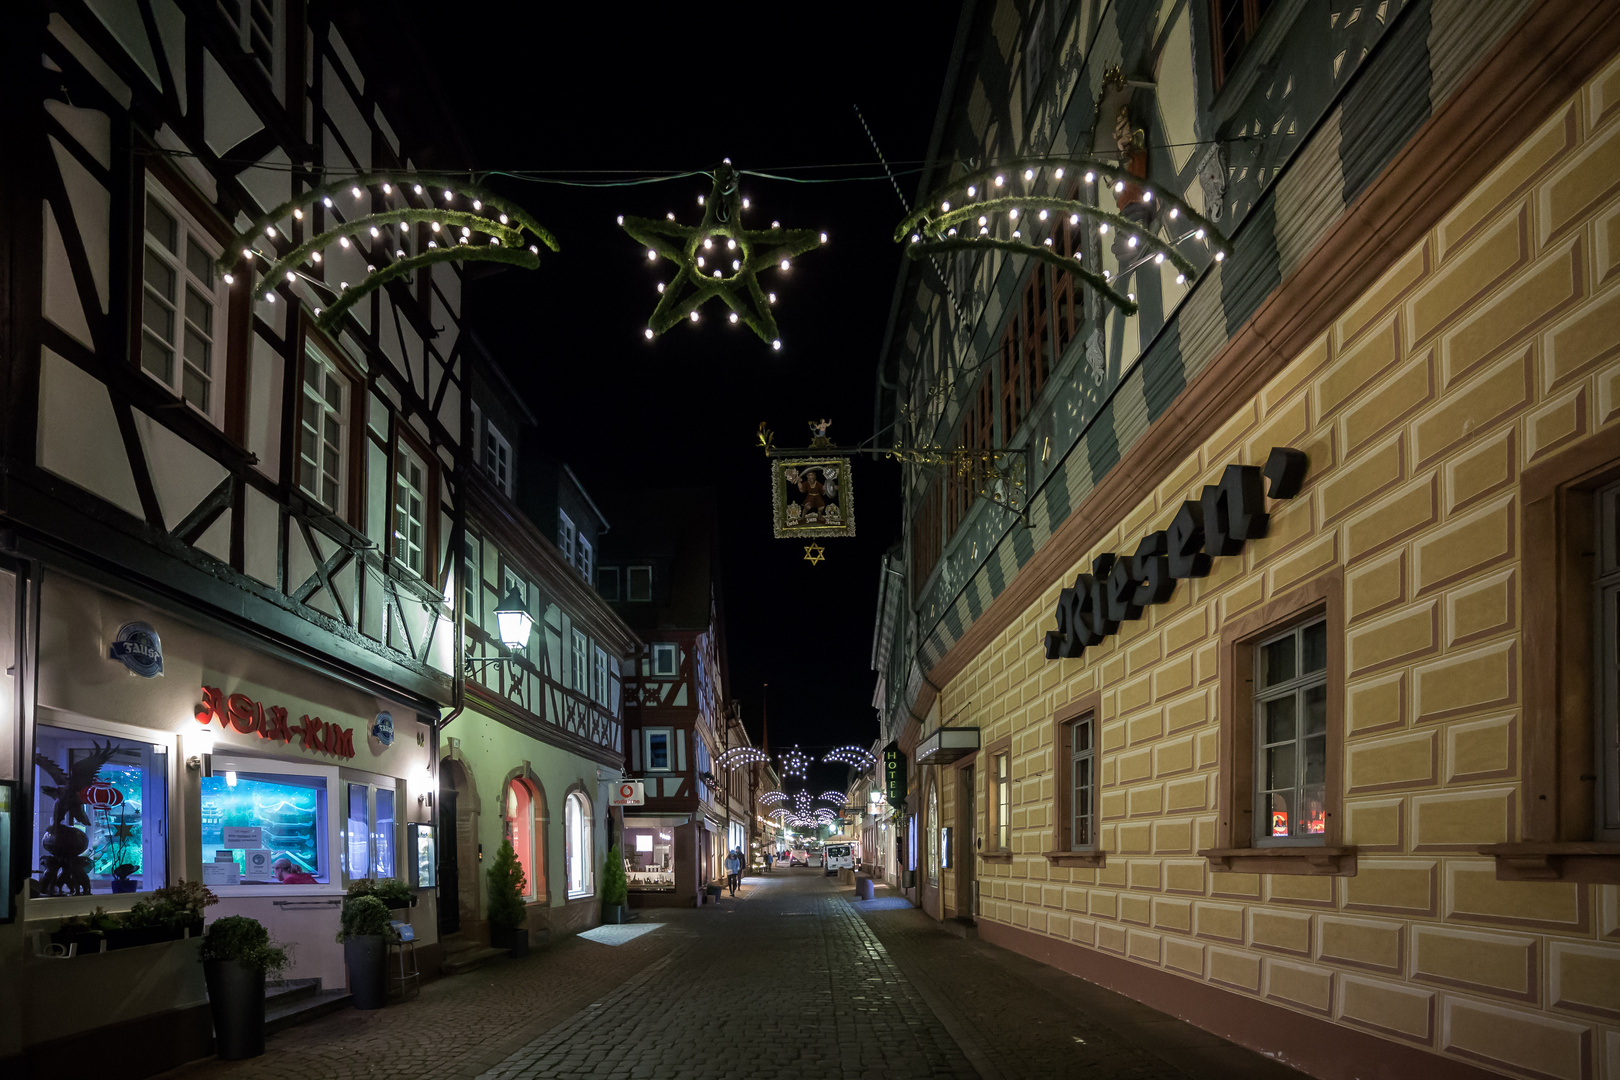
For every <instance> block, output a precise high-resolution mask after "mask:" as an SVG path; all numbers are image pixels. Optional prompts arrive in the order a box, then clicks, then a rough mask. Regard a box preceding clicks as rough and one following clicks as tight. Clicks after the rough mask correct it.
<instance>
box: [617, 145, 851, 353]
mask: <svg viewBox="0 0 1620 1080" xmlns="http://www.w3.org/2000/svg"><path fill="white" fill-rule="evenodd" d="M698 201H699V202H700V203H702V204H703V222H702V224H700V225H682V224H680V223H679V222H677V221H676V220H675V215H674V214H670V215H669V219H668V220H667V221H655V220H651V219H649V218H640V217H629V216H627V215H621V216H620V217H619V224H620V225H623V226H624V231H625V232H627V233H629V234H630V235H631V237H633V238H634V239H635V240H636V241H637V242H638V243H640V244H641V246H642V247H644V248H646V249H647V259H648V261H649V262H657V261H658V260H659V259H660V258H664V259H668V260H669V261H670V262H672V263H674V264H675V266H676V268H677V269H676V273H675V280H674V281H671V282H670V283H668V284H667V285H666V284H664V283H663V282H660V283H659V285H658V291H659V292H660V293H662V294H663V295H662V296H661V297H660V298H659V301H658V306H657V307H656V308H654V309H653V313H652V318H651V319H649V320H647V328H646V330H644V331H643V333H644V334H645V336H646V338H647V340H648V341H651V340H652V339H653V338H655V337H657V336H658V335H659V334H662V333H663V332H664V331H666V330H668V329H669V328H670V327H672V326H674V325H675V324H676V323H678V322H681V321H682V320H690V321H692V322H697V321H698V308H700V307H702V306H703V304H704V303H706V302H707V301H708V300H710V299H711V298H713V297H719V298H720V299H721V300H723V301H724V302H725V304H726V306H727V307H729V308H730V309H731V313H730V314H729V315H728V316H727V318H728V319H729V320H730V322H731V323H732V324H734V325H735V324H736V323H738V322H739V321H740V322H741V323H742V324H743V325H745V326H747V327H748V329H750V330H752V331H753V332H754V333H756V334H758V335H759V338H760V340H761V341H764V342H766V343H768V344H769V345H770V347H771V348H773V349H780V348H781V347H782V337H781V334H780V333H779V332H778V331H777V329H776V319H775V318H774V317H773V316H772V315H771V305H772V304H774V303H775V302H776V294H775V293H774V292H772V293H767V292H766V291H765V290H764V289H763V288H761V287H760V284H759V273H760V271H762V270H769V269H772V268H776V269H778V270H781V271H784V272H785V271H786V270H787V269H788V267H789V266H790V265H791V260H792V258H793V257H794V256H795V255H803V254H804V253H805V252H807V251H811V250H813V249H815V248H817V247H819V246H821V245H822V244H825V243H826V242H827V234H826V233H824V232H817V231H816V230H814V229H784V228H782V227H781V226H780V225H779V224H778V223H777V222H774V221H773V222H771V227H770V228H769V229H745V228H743V224H742V212H743V211H744V210H745V209H747V208H748V200H747V199H744V198H742V196H741V195H739V194H738V192H737V170H736V169H734V168H732V165H731V159H730V158H726V159H725V160H724V161H723V162H721V163H720V166H719V167H718V168H716V169H715V170H714V188H713V190H712V191H710V193H709V196H708V198H707V199H704V198H702V197H699V200H698Z"/></svg>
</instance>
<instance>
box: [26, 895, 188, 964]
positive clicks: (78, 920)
mask: <svg viewBox="0 0 1620 1080" xmlns="http://www.w3.org/2000/svg"><path fill="white" fill-rule="evenodd" d="M217 903H219V897H217V896H215V895H214V894H213V892H212V891H211V890H210V889H208V888H206V887H204V886H203V885H201V884H199V883H198V882H194V881H181V882H179V883H177V884H175V885H171V886H169V887H168V888H164V889H157V890H154V891H153V893H152V895H151V896H150V897H147V898H145V899H142V900H137V901H135V906H134V907H132V908H130V909H129V910H128V911H126V912H123V913H122V914H117V915H112V914H108V913H107V912H106V911H103V910H102V909H101V908H99V907H98V908H96V910H95V911H93V912H91V913H90V914H89V915H76V916H73V917H71V918H68V919H64V920H63V921H62V924H61V925H60V926H59V927H57V928H56V930H54V931H52V932H51V941H52V943H53V944H57V945H63V946H68V945H76V946H78V947H77V949H75V950H74V953H75V955H78V956H84V955H87V954H89V953H98V952H101V951H102V949H103V947H105V948H106V949H107V950H108V951H111V950H113V949H130V948H135V947H137V946H141V945H156V944H159V943H161V942H165V941H179V940H181V939H182V938H188V937H198V936H200V935H201V934H202V927H203V909H204V908H206V907H208V906H209V905H211V904H217Z"/></svg>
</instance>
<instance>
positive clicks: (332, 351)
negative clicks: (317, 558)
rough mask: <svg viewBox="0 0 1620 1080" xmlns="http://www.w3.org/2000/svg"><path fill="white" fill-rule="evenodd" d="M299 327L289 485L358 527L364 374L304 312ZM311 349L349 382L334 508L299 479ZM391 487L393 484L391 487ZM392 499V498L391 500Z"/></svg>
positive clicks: (360, 521) (361, 491) (360, 523)
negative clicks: (339, 483) (306, 384)
mask: <svg viewBox="0 0 1620 1080" xmlns="http://www.w3.org/2000/svg"><path fill="white" fill-rule="evenodd" d="M301 330H302V334H301V342H300V347H299V349H298V363H297V368H298V370H297V371H296V372H295V373H294V378H295V379H296V380H297V381H296V383H295V385H296V388H297V394H298V404H297V405H296V406H294V408H293V409H292V431H291V432H289V433H288V435H287V438H289V439H290V440H291V442H290V443H289V444H288V446H289V450H290V454H291V468H292V475H291V476H290V477H288V484H289V487H290V488H291V489H292V490H293V491H295V492H296V493H297V494H298V496H299V497H300V498H302V499H304V500H306V501H307V502H308V503H309V504H310V505H311V506H314V507H317V508H319V509H320V510H322V511H324V512H326V513H329V514H331V515H332V516H333V517H336V518H338V519H340V520H341V521H343V522H344V523H345V524H347V525H349V526H350V527H352V528H357V529H358V528H361V527H363V516H364V515H363V507H364V500H365V497H366V491H365V471H364V464H365V457H366V454H365V442H364V440H365V437H366V416H365V412H364V410H365V407H366V398H367V396H368V393H369V391H368V389H367V387H366V381H365V378H364V376H362V375H361V374H360V372H359V370H358V369H357V368H356V367H355V365H354V364H353V363H352V362H351V361H350V360H349V358H348V355H347V354H346V353H345V352H344V351H343V350H342V349H340V348H338V346H337V343H336V342H334V341H333V340H332V339H331V338H329V337H327V336H326V335H325V334H324V333H322V332H321V331H320V330H319V329H317V328H316V326H315V324H314V322H313V321H312V320H311V318H310V316H309V315H308V313H307V312H306V313H303V315H302V316H301ZM311 349H314V350H315V351H316V352H317V353H318V354H319V355H320V357H321V359H322V360H324V361H326V362H327V363H328V364H330V365H332V367H333V368H334V370H336V372H337V373H338V374H339V375H341V376H342V377H343V378H345V379H346V380H348V384H349V400H348V402H347V403H346V405H345V407H344V409H343V410H342V413H343V415H344V432H343V434H344V439H343V456H344V460H343V461H342V462H341V463H340V465H341V468H340V472H339V476H340V478H341V483H342V485H343V487H342V490H341V491H340V493H339V497H338V506H337V507H336V508H335V509H334V508H331V507H328V506H327V505H326V504H325V503H324V502H322V501H321V500H320V497H319V496H317V495H312V494H310V492H309V491H308V489H306V488H305V487H304V485H303V482H302V480H301V479H300V476H301V472H302V467H301V464H300V462H301V459H302V454H301V452H300V450H299V436H300V434H301V433H302V430H303V402H304V394H305V393H306V390H305V384H304V378H305V375H304V372H305V369H306V367H307V366H308V364H309V353H310V350H311ZM390 419H391V420H392V421H393V422H394V426H395V427H398V426H399V425H398V420H397V417H392V416H391V417H390ZM388 459H389V461H390V462H392V460H393V456H392V454H389V455H388ZM391 490H392V487H391V486H390V491H391ZM391 502H392V499H390V503H391ZM386 513H388V514H389V516H390V520H391V519H392V514H393V511H392V509H389V510H387V511H386Z"/></svg>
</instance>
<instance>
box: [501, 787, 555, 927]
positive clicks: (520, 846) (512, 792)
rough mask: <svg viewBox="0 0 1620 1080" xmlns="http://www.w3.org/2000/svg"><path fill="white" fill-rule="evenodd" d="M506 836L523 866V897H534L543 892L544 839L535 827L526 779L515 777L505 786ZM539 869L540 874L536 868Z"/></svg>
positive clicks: (532, 795) (532, 796) (528, 898)
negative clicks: (516, 778) (515, 778)
mask: <svg viewBox="0 0 1620 1080" xmlns="http://www.w3.org/2000/svg"><path fill="white" fill-rule="evenodd" d="M504 810H505V819H506V838H507V839H508V840H510V841H512V849H513V850H514V851H516V852H517V857H518V865H520V866H522V867H523V879H524V882H525V884H524V886H523V896H524V899H526V900H533V899H535V898H536V897H539V896H543V895H544V889H545V870H544V867H545V838H544V837H543V836H542V835H541V830H539V829H537V828H535V812H534V811H535V798H534V792H533V791H532V790H531V789H530V787H529V785H528V783H527V782H525V781H523V780H513V781H511V782H510V783H508V784H507V785H506V806H505V807H504ZM537 869H539V871H540V872H539V873H536V872H535V871H536V870H537Z"/></svg>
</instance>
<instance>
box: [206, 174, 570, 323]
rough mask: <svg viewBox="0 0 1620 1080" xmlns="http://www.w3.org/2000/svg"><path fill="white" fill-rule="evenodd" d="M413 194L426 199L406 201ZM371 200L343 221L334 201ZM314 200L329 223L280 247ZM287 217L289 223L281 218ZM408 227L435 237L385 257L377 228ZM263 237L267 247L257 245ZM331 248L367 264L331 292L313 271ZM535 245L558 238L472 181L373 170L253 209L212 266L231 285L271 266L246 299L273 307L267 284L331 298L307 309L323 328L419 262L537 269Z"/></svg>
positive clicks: (308, 214) (339, 205)
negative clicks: (303, 286) (301, 285)
mask: <svg viewBox="0 0 1620 1080" xmlns="http://www.w3.org/2000/svg"><path fill="white" fill-rule="evenodd" d="M407 191H409V192H410V194H409V195H408V194H407ZM412 195H414V196H416V197H417V201H418V202H420V203H423V204H424V205H422V206H413V205H412V204H411V201H410V200H411V196H412ZM379 200H380V201H381V203H382V205H383V206H384V209H382V210H377V211H374V212H370V213H363V214H361V215H359V216H358V217H353V218H349V219H347V220H342V219H341V217H342V209H341V208H342V207H344V206H349V207H351V208H354V209H369V208H370V207H372V206H375V205H376V204H377V202H378V201H379ZM317 205H319V206H320V207H321V208H322V209H323V210H324V211H325V212H326V215H327V217H328V218H329V219H336V223H335V224H333V225H331V226H330V227H329V228H327V229H326V231H325V232H322V233H319V234H317V235H314V236H310V237H308V238H307V239H305V240H302V241H300V242H297V243H295V244H294V246H293V247H291V248H290V249H287V250H285V251H283V250H281V245H282V242H283V238H284V237H286V238H293V239H296V236H297V234H298V232H299V231H300V229H301V226H300V225H299V223H301V222H304V221H306V220H310V219H311V216H312V214H313V213H314V210H315V207H316V206H317ZM306 210H307V212H306ZM289 218H290V219H291V221H292V224H288V223H287V219H289ZM407 224H426V225H428V226H430V227H431V229H432V231H433V233H434V237H432V238H429V240H428V242H427V246H426V247H425V248H422V249H421V250H419V251H418V252H416V253H415V254H414V255H410V254H406V252H405V248H404V247H403V246H401V247H398V248H395V250H394V252H393V254H389V252H388V250H387V248H386V246H384V245H383V244H382V243H380V241H381V239H382V236H383V229H384V228H386V227H389V226H394V225H407ZM351 238H352V239H351ZM261 242H264V243H265V244H266V245H267V246H269V247H270V251H268V252H266V251H261V250H259V248H258V245H259V244H260V243H261ZM334 244H336V245H338V246H339V247H342V248H345V249H347V248H349V247H351V246H352V247H354V248H355V249H356V250H357V252H358V253H359V254H360V257H361V258H363V259H365V261H366V274H365V276H364V277H362V278H360V280H359V281H355V282H347V281H344V282H340V283H339V285H338V287H337V288H335V289H334V288H333V287H332V286H331V285H330V284H329V283H327V282H326V281H324V280H322V278H321V277H320V276H319V273H318V270H317V268H318V267H319V266H320V265H321V263H322V262H323V261H324V260H325V254H326V251H327V249H328V248H330V247H331V246H332V245H334ZM542 244H543V245H545V246H546V247H547V248H550V249H551V250H552V251H556V250H558V248H557V239H556V237H554V236H552V235H551V233H550V232H548V231H547V230H546V229H545V227H544V226H542V225H541V224H540V223H539V222H538V221H536V220H535V219H534V218H533V217H532V216H530V214H529V213H528V211H526V210H524V209H523V208H522V207H519V206H516V205H514V204H513V203H510V202H507V201H506V200H505V199H503V198H501V197H500V196H499V195H496V194H494V193H492V192H489V191H485V190H484V189H483V188H481V187H479V186H477V185H475V184H472V183H468V182H466V181H462V180H455V179H450V178H445V177H440V176H428V175H424V174H418V173H412V172H374V173H367V174H366V175H364V176H354V177H349V178H348V179H345V180H334V181H330V182H328V183H326V184H322V185H321V186H319V187H314V188H310V189H309V190H308V191H304V192H300V193H299V195H298V196H297V197H296V198H294V199H289V200H288V201H287V202H284V203H282V204H281V205H280V206H278V207H276V208H275V209H274V210H271V211H270V212H269V213H266V214H263V215H261V216H260V217H258V218H257V219H255V220H254V222H253V223H252V225H250V226H249V227H248V230H247V231H246V232H243V233H240V234H238V235H237V237H236V240H235V242H234V243H233V244H232V246H231V248H230V249H229V250H227V251H226V253H225V254H224V256H222V257H221V258H220V260H219V269H220V272H221V273H222V274H223V276H224V278H225V282H226V284H231V283H233V282H234V280H235V275H236V273H246V274H249V275H251V274H253V272H254V270H255V268H256V267H257V266H258V264H259V262H260V261H263V262H264V263H267V264H269V265H268V268H267V269H266V270H265V271H264V273H263V274H261V275H259V276H258V278H257V279H256V280H254V282H253V295H254V297H255V298H256V299H261V300H267V301H270V302H272V303H273V302H274V301H275V298H276V292H275V290H277V289H280V288H281V287H282V286H283V285H290V284H295V283H297V282H299V281H304V282H307V283H308V284H309V285H311V286H313V287H314V288H316V289H318V290H324V291H326V292H328V293H330V294H331V295H332V296H333V298H334V299H333V300H332V301H331V303H329V304H326V305H324V306H323V307H317V308H316V309H315V316H316V324H317V325H319V326H320V327H322V328H323V329H327V330H330V329H332V328H333V327H334V326H336V325H337V323H338V322H339V321H340V320H341V319H342V318H343V315H344V314H345V313H346V312H347V311H348V310H349V309H350V308H351V307H353V306H354V305H355V304H356V303H357V302H359V301H360V300H361V299H363V298H364V297H365V296H367V295H369V294H370V293H372V292H375V291H376V290H377V289H379V288H381V287H382V286H384V285H386V284H388V283H389V282H390V281H393V280H395V279H397V278H401V277H404V276H405V275H407V274H409V273H411V272H412V271H414V270H416V269H417V268H418V267H423V266H431V265H432V264H434V263H441V262H499V263H506V264H508V265H511V266H522V267H525V268H527V269H530V270H532V269H534V268H535V267H537V266H539V265H540V246H541V245H542Z"/></svg>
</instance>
